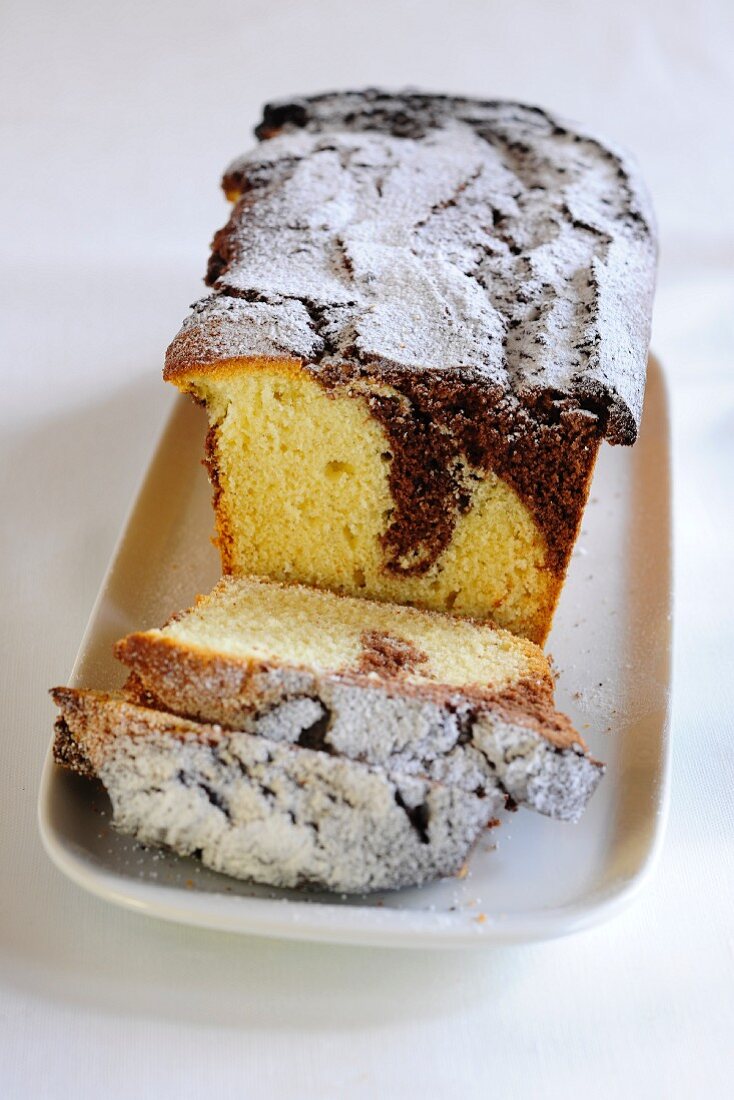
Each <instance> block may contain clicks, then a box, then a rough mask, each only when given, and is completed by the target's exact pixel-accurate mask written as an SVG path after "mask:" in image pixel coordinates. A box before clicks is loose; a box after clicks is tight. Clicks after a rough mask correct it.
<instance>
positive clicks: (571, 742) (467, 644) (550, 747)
mask: <svg viewBox="0 0 734 1100" xmlns="http://www.w3.org/2000/svg"><path fill="white" fill-rule="evenodd" d="M116 654H117V656H118V657H119V659H120V660H121V661H123V662H124V663H125V664H127V665H128V666H129V667H130V668H131V669H132V670H133V673H134V676H133V679H132V681H131V682H130V683H129V684H128V692H129V694H130V696H131V697H132V698H136V699H137V700H139V701H141V702H143V703H146V704H149V705H152V706H160V707H162V708H164V709H166V710H170V711H173V712H175V713H178V714H183V715H186V716H188V717H192V718H196V719H201V720H204V721H207V722H217V723H220V724H221V725H223V726H227V727H230V728H234V729H243V730H248V731H251V732H258V733H261V734H263V735H264V736H266V737H268V738H271V739H273V740H276V741H278V742H283V741H290V742H294V743H297V744H299V745H304V746H307V747H309V748H319V749H323V750H325V751H327V752H332V753H336V754H339V755H342V756H345V757H349V758H351V759H354V760H365V761H368V762H369V763H372V764H377V765H381V766H383V767H386V768H388V769H389V770H395V771H398V772H400V773H401V774H413V775H428V776H430V777H431V778H434V779H437V780H441V781H444V782H448V783H452V784H456V785H459V786H460V787H461V788H462V789H464V790H467V791H479V792H481V791H482V790H484V789H486V788H488V787H490V786H492V785H493V784H494V783H496V782H498V783H500V784H501V786H502V788H503V789H504V790H505V791H506V792H507V794H508V795H509V796H510V797H511V798H512V799H513V800H514V801H515V802H518V803H523V804H525V805H527V806H529V807H530V808H532V809H535V810H538V811H540V812H541V813H545V814H549V815H551V816H553V817H557V818H561V819H563V820H566V821H576V820H577V819H578V818H579V816H580V815H581V813H582V811H583V809H584V807H585V806H586V803H587V801H588V799H589V798H590V796H591V794H592V793H593V791H594V789H595V788H596V786H597V783H598V782H599V779H600V778H601V775H602V773H603V766H602V765H601V764H599V763H598V762H597V761H595V760H593V759H591V757H590V756H589V755H588V753H587V750H586V746H585V744H584V742H583V741H582V739H581V737H580V736H579V735H578V733H576V731H575V730H574V729H573V727H572V725H571V723H570V721H569V720H568V718H566V717H565V716H564V715H562V714H559V713H558V712H557V711H556V709H555V706H554V703H553V679H552V676H551V672H550V668H549V665H548V661H547V660H546V658H545V657H544V655H543V654H542V652H541V651H540V650H539V649H538V648H537V646H535V645H533V644H532V643H531V642H529V641H527V640H526V639H524V638H518V637H515V636H514V635H512V634H510V633H509V632H508V631H505V630H496V629H494V628H492V627H491V626H489V625H488V624H487V623H476V622H473V621H471V620H468V619H461V618H456V617H453V616H449V615H441V614H438V613H436V612H428V611H421V610H418V609H416V608H410V607H401V606H398V605H389V604H383V603H379V602H376V601H372V600H364V599H354V598H351V597H346V596H338V595H335V594H334V593H331V592H326V591H320V590H317V589H313V588H306V587H304V586H302V585H282V584H277V583H275V582H267V581H261V580H258V579H255V578H246V577H224V578H223V579H222V580H221V581H220V583H219V584H218V585H217V586H216V588H215V589H214V590H213V591H212V592H211V594H210V595H209V596H207V597H202V598H200V599H199V601H198V603H197V605H196V606H195V607H194V608H192V609H191V610H190V611H188V612H185V613H182V614H180V615H177V616H176V617H175V618H174V619H173V620H172V621H171V622H170V623H169V624H168V625H167V626H165V627H163V629H161V630H148V631H145V632H143V633H136V634H131V635H129V636H128V637H127V638H124V639H123V640H122V641H121V642H119V643H118V645H117V647H116Z"/></svg>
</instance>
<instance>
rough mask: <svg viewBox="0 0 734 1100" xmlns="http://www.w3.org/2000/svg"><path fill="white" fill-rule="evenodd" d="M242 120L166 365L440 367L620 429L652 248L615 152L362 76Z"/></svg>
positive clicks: (171, 369) (641, 372)
mask: <svg viewBox="0 0 734 1100" xmlns="http://www.w3.org/2000/svg"><path fill="white" fill-rule="evenodd" d="M256 133H257V135H258V137H259V138H260V144H259V145H257V146H256V147H255V148H254V149H253V150H252V151H251V152H249V153H247V154H245V155H244V156H242V157H240V158H238V159H237V160H236V161H234V162H233V164H231V165H230V167H229V168H228V170H227V172H226V173H225V176H224V181H223V185H224V188H225V191H226V192H227V194H228V195H229V196H230V197H233V198H235V199H236V202H235V206H234V210H233V213H232V216H231V218H230V220H229V222H228V223H227V225H226V226H225V227H224V228H223V229H222V230H220V231H219V232H218V233H217V234H216V236H215V238H214V242H213V248H212V255H211V258H210V261H209V269H208V273H207V283H208V284H209V285H210V286H211V287H212V288H213V293H212V294H211V295H210V296H209V297H207V298H205V299H203V300H202V301H201V302H198V303H196V305H195V306H194V307H193V308H192V312H191V314H190V316H189V317H188V319H187V320H186V322H185V323H184V326H183V328H182V329H181V331H180V332H179V334H178V336H177V337H176V338H175V340H174V341H173V343H172V344H171V346H170V348H169V350H168V355H167V361H166V377H168V378H175V377H179V376H182V375H186V374H187V373H189V372H190V371H191V370H192V369H193V368H200V367H202V366H204V367H206V366H213V365H215V364H217V363H221V362H222V361H226V360H232V359H240V358H265V359H267V358H277V359H284V358H285V359H297V360H299V361H302V362H304V363H305V364H308V365H309V366H310V368H311V369H312V370H314V371H315V372H316V373H318V372H319V371H320V370H327V369H333V368H334V367H346V368H350V369H352V370H354V372H355V373H356V374H360V373H369V374H371V375H373V376H374V375H375V374H377V375H379V374H380V372H385V373H386V376H387V377H388V378H389V377H390V376H393V377H394V376H395V372H399V373H405V372H411V373H414V372H419V371H429V372H432V373H433V372H449V373H450V374H451V375H452V376H454V377H455V376H456V375H457V374H459V375H460V376H462V377H465V378H466V379H467V380H468V381H469V380H470V381H471V382H473V383H477V382H480V383H481V384H482V385H484V386H486V387H487V389H488V390H489V391H491V392H492V393H496V397H497V400H498V401H499V400H502V399H503V398H504V399H505V400H510V401H515V400H516V401H518V402H520V403H521V404H523V405H525V406H526V407H528V408H533V407H534V406H537V405H539V404H542V405H543V406H544V408H545V415H547V406H548V402H549V401H550V402H551V403H554V402H558V403H561V404H562V405H563V406H564V407H565V408H568V405H569V403H570V404H571V405H572V406H575V407H578V408H581V409H584V410H587V411H588V412H590V413H592V414H594V415H595V416H596V417H597V418H598V420H599V425H600V430H601V431H602V432H603V433H604V434H605V435H606V437H607V438H608V439H609V440H610V441H611V442H613V443H632V442H634V440H635V437H636V434H637V429H638V427H639V421H640V416H641V412H642V398H643V392H644V379H645V367H646V359H647V349H648V341H649V332H650V313H651V305H652V295H653V289H654V273H655V251H656V249H655V232H654V225H653V219H652V214H651V210H650V206H649V200H648V198H647V195H646V192H645V190H644V187H643V186H642V184H641V182H640V180H639V178H638V176H637V175H636V172H635V170H634V168H633V167H632V166H631V164H630V163H629V161H628V159H627V158H626V157H625V156H623V155H622V154H620V153H619V152H618V151H617V150H614V149H612V148H610V147H609V146H607V145H605V144H602V143H601V142H600V141H598V140H597V139H596V138H593V137H590V136H588V135H587V134H585V133H582V132H580V131H578V130H576V129H575V128H574V127H572V126H570V125H569V124H567V123H565V122H560V121H559V120H558V119H556V118H554V117H552V116H551V115H549V114H547V113H546V112H545V111H542V110H540V109H539V108H536V107H528V106H525V105H522V104H518V103H512V102H503V101H480V100H475V99H463V98H457V97H448V96H437V95H424V94H418V93H413V92H405V93H397V94H393V93H387V92H383V91H379V90H376V89H368V90H366V91H360V92H343V93H333V94H326V95H320V96H315V97H312V98H307V99H294V100H289V101H283V102H281V103H277V104H270V105H268V106H267V107H266V108H265V111H264V116H263V121H262V122H261V124H260V125H259V126H258V128H257V131H256Z"/></svg>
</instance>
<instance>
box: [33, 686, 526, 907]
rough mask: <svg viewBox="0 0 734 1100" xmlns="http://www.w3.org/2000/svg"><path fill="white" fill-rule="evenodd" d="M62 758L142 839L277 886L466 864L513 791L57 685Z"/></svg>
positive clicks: (420, 876) (390, 879) (412, 877)
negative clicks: (432, 776) (421, 774)
mask: <svg viewBox="0 0 734 1100" xmlns="http://www.w3.org/2000/svg"><path fill="white" fill-rule="evenodd" d="M52 694H53V698H54V701H55V702H56V704H57V706H58V707H59V708H60V710H61V717H60V719H59V720H58V722H57V727H56V729H57V732H56V742H55V755H56V759H57V761H58V762H59V763H61V764H63V765H65V766H67V767H72V768H73V769H74V770H76V771H77V772H79V773H80V774H82V775H85V776H87V777H89V776H97V777H98V778H99V779H100V780H101V781H102V783H103V784H104V786H105V788H106V789H107V792H108V794H109V796H110V800H111V802H112V807H113V813H114V824H115V826H116V827H117V828H118V829H119V830H120V831H121V832H123V833H128V834H130V835H131V836H134V837H136V838H137V839H138V840H139V841H141V842H142V843H143V844H149V845H157V846H161V847H165V848H170V849H171V850H172V851H174V852H176V853H177V854H179V855H182V856H198V857H199V858H200V859H201V861H202V863H203V864H205V866H207V867H210V868H211V869H212V870H214V871H221V872H224V873H225V874H228V875H233V876H235V877H236V878H242V879H250V880H252V881H255V882H261V883H266V884H268V885H271V886H281V887H292V886H301V885H311V886H319V887H323V888H325V889H329V890H336V891H343V892H348V893H353V892H360V893H361V892H363V891H370V890H387V889H392V888H395V887H400V886H413V885H420V884H422V883H424V882H428V881H430V880H431V879H435V878H437V877H440V876H444V875H452V874H456V873H457V872H458V871H459V870H460V868H461V867H462V866H463V864H464V862H465V861H466V859H467V857H468V855H469V853H470V851H471V848H472V846H473V845H474V843H475V842H476V840H477V838H478V837H479V836H480V834H481V833H482V832H483V830H485V829H486V827H487V825H489V824H491V823H493V820H494V817H495V814H496V812H497V810H498V809H499V808H500V807H501V805H502V804H503V801H504V797H503V796H502V794H501V793H500V792H499V790H497V789H491V790H489V791H488V792H487V794H486V795H485V796H484V797H480V796H479V795H476V794H472V793H470V792H468V791H463V790H461V789H459V788H457V787H447V786H442V785H440V784H437V783H431V782H429V781H427V780H425V779H420V778H417V777H414V776H400V775H397V774H395V773H391V772H388V771H385V770H384V769H382V768H375V767H371V766H370V765H368V764H360V763H357V762H355V761H351V760H344V759H339V758H336V757H334V756H329V755H327V754H326V753H323V752H317V751H314V750H311V749H304V748H297V747H294V746H292V745H288V744H283V743H278V742H275V741H271V740H268V739H267V738H266V737H257V736H253V735H252V734H248V733H242V732H236V731H225V730H223V729H222V728H221V727H219V726H211V725H203V724H199V723H196V722H192V721H189V720H187V719H185V718H179V717H176V716H174V715H171V714H166V713H164V712H162V711H159V710H150V709H147V708H144V707H139V706H136V705H134V704H132V703H130V702H128V701H126V700H124V699H121V698H119V697H115V696H112V695H104V694H100V693H97V692H91V691H75V690H73V689H71V688H56V689H55V690H54V691H53V692H52Z"/></svg>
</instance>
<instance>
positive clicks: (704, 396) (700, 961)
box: [0, 0, 734, 1100]
mask: <svg viewBox="0 0 734 1100" xmlns="http://www.w3.org/2000/svg"><path fill="white" fill-rule="evenodd" d="M733 12H734V5H732V3H731V0H721V2H715V0H712V2H710V3H707V2H705V0H697V2H696V3H695V4H694V3H687V2H683V0H671V2H669V3H667V4H664V3H662V2H660V3H655V2H653V0H616V2H615V3H614V4H607V5H604V6H603V7H602V5H600V4H592V3H581V2H578V3H573V2H562V0H557V2H555V3H545V2H543V0H537V2H525V3H523V2H521V0H514V2H506V0H500V2H496V3H489V2H487V3H482V2H480V0H476V2H472V0H451V3H445V2H444V3H437V2H435V0H422V2H420V0H416V2H399V0H365V2H364V3H362V4H350V3H349V2H347V0H321V2H306V0H303V2H301V3H298V2H277V0H271V2H270V3H263V2H255V0H248V2H243V0H238V2H235V0H219V2H218V3H216V4H214V3H194V2H191V0H178V2H158V3H156V2H150V0H149V2H145V0H139V2H133V0H118V2H117V3H115V4H111V3H110V4H105V3H104V2H100V0H95V2H92V0H90V2H87V3H83V2H81V0H69V2H66V3H63V4H61V3H54V2H52V0H47V2H46V3H42V2H39V0H5V3H4V4H3V5H2V9H1V11H0V19H1V20H2V26H1V27H0V39H1V42H2V44H1V45H0V50H2V56H1V57H0V91H1V93H2V94H1V95H0V119H1V122H0V125H1V127H2V132H1V144H0V148H1V149H2V162H3V167H2V171H0V218H2V223H3V225H2V230H1V235H0V242H1V243H0V247H1V248H2V252H3V263H2V271H1V272H0V277H1V278H2V280H3V287H2V294H1V296H0V308H1V309H2V313H3V322H2V329H1V330H0V331H1V332H2V337H1V339H2V345H1V347H2V402H1V403H0V415H1V416H2V420H3V431H2V441H3V448H4V455H3V461H2V465H0V478H1V479H2V484H3V508H2V527H1V537H2V550H1V556H0V567H1V569H2V578H3V581H4V585H3V603H2V618H1V619H0V623H1V630H0V635H1V638H2V666H1V674H2V679H3V696H2V698H3V715H4V726H5V728H4V732H3V764H2V769H1V770H0V785H1V794H0V820H1V823H2V824H1V828H0V1096H2V1097H8V1098H15V1097H34V1098H35V1097H54V1098H55V1097H69V1096H74V1097H79V1098H86V1097H95V1098H96V1097H105V1098H108V1097H113V1098H114V1097H133V1096H135V1097H140V1096H145V1097H148V1096H150V1097H156V1098H163V1097H176V1098H177V1100H184V1098H187V1097H202V1096H209V1095H211V1096H232V1095H237V1096H243V1097H244V1096H247V1097H253V1098H258V1100H260V1098H270V1097H273V1098H275V1097H277V1098H286V1100H290V1098H298V1100H311V1098H313V1100H327V1098H329V1097H339V1098H342V1097H349V1098H356V1100H361V1098H370V1100H372V1098H374V1097H380V1098H381V1100H385V1098H387V1100H392V1098H393V1097H395V1098H403V1097H405V1096H425V1097H430V1098H433V1097H439V1098H444V1097H451V1098H453V1097H461V1098H462V1100H465V1098H467V1097H480V1096H490V1095H491V1096H497V1097H500V1098H503V1097H526V1096H532V1097H541V1096H542V1097H543V1098H552V1097H557V1096H558V1097H561V1096H563V1097H566V1096H587V1095H593V1096H594V1097H596V1098H597V1100H602V1098H607V1097H608V1098H610V1100H612V1098H613V1100H617V1098H619V1097H637V1096H640V1097H646V1098H649V1097H656V1098H657V1097H665V1098H670V1097H699V1096H707V1097H724V1096H731V1095H733V1094H734V1084H732V1080H733V1079H734V1061H733V1059H732V1050H733V1049H734V1041H733V1038H732V1037H733V1033H734V1005H733V993H732V990H733V988H734V960H733V956H734V937H733V936H732V917H733V915H734V914H733V906H732V901H733V891H732V874H733V871H734V868H733V866H732V863H733V861H732V847H733V845H732V837H733V834H734V829H733V821H732V816H733V815H732V802H733V798H732V787H733V783H732V780H733V776H732V771H733V769H732V738H733V736H734V731H733V730H732V713H733V711H734V698H733V696H732V680H733V679H734V663H733V662H732V651H733V647H734V615H733V613H732V605H733V604H734V584H733V583H732V576H733V574H734V560H733V559H734V522H733V519H732V497H733V496H734V492H733V489H732V480H733V479H734V373H733V372H732V349H733V348H734V262H733V261H734V182H733V178H732V175H733V174H732V169H733V168H734V154H733V151H732V150H733V148H734V130H733V128H732V108H733V107H734V71H733V64H732V57H733V56H734V30H733V27H732V13H733ZM365 83H385V84H387V85H390V86H401V85H404V84H406V83H412V84H416V85H421V86H423V87H426V88H435V89H444V88H448V89H454V90H464V91H466V92H470V93H476V94H481V95H491V96H513V97H517V98H522V99H526V100H529V101H535V102H540V103H542V104H544V105H547V106H550V107H552V108H554V109H556V110H558V111H560V112H563V113H565V114H567V115H570V116H573V117H577V118H581V119H583V121H584V122H586V123H587V124H589V125H593V126H595V127H596V128H598V129H600V130H602V131H604V132H606V133H608V134H609V135H610V136H611V137H613V138H615V139H617V140H618V141H620V142H622V143H624V144H626V145H628V146H629V147H631V148H632V149H633V150H635V151H636V153H637V154H638V157H639V159H640V161H641V163H642V167H643V169H644V172H645V174H646V176H647V178H648V180H649V183H650V185H651V188H652V191H653V194H654V198H655V201H656V206H657V211H658V215H659V221H660V227H661V234H662V264H661V275H660V288H659V296H658V303H657V312H656V322H655V339H654V343H655V346H656V349H657V351H658V353H659V355H660V357H661V359H662V361H663V363H664V365H665V366H666V368H667V371H668V377H669V381H670V385H671V389H672V399H673V430H674V438H675V458H674V481H675V514H676V543H677V549H676V554H677V563H676V659H675V693H674V726H673V738H674V747H673V778H672V809H671V816H670V823H669V828H668V833H667V840H666V843H665V848H664V851H663V855H662V860H661V863H660V866H659V870H658V872H657V875H656V877H655V878H654V880H653V881H652V883H651V884H650V885H649V886H648V887H647V888H646V890H645V892H644V893H643V895H642V896H641V897H640V898H639V900H638V901H636V902H635V903H634V905H633V906H632V907H631V908H629V909H628V910H627V911H626V912H625V913H624V914H623V915H622V916H619V917H618V918H616V919H615V920H613V921H612V922H610V923H608V924H606V925H604V926H602V927H600V928H598V929H596V930H594V931H590V932H587V933H585V934H582V935H579V936H577V937H574V938H571V939H567V940H563V941H558V942H553V943H547V944H538V945H533V946H524V947H504V948H496V949H492V950H489V951H486V952H484V953H482V954H479V953H468V954H440V953H432V954H429V953H423V952H420V953H410V952H406V953H401V952H390V951H376V950H360V949H346V948H333V949H330V948H328V947H318V946H310V945H308V944H301V945H298V944H286V943H274V942H268V941H265V940H256V939H246V938H238V937H235V936H226V935H217V934H207V933H205V932H200V931H195V930H192V929H186V928H179V927H175V926H169V925H166V924H163V923H158V922H156V921H153V920H146V919H144V918H140V917H136V916H134V915H133V914H130V913H126V912H123V911H121V910H117V909H115V908H114V907H112V906H109V905H107V904H104V903H103V902H101V901H97V900H95V899H94V898H92V897H91V896H88V895H86V894H85V893H83V892H82V891H81V890H79V889H78V888H76V887H74V886H73V885H71V883H69V882H67V881H65V880H64V879H63V878H62V876H61V875H60V874H59V873H58V872H57V871H56V870H55V869H54V868H53V867H52V866H51V864H50V863H49V861H48V860H47V858H46V857H45V855H44V854H43V852H42V850H41V846H40V842H39V839H38V835H37V830H36V820H35V803H36V793H37V786H38V780H39V775H40V769H41V764H42V759H43V755H44V752H45V749H46V745H47V741H48V738H49V733H50V723H51V719H52V708H51V705H50V702H49V701H48V699H47V698H46V695H45V689H46V688H47V687H48V686H49V685H51V684H53V683H57V682H60V681H63V680H64V679H65V677H66V676H67V674H68V672H69V669H70V666H71V663H72V659H73V656H74V653H75V650H76V648H77V645H78V642H79V640H80V636H81V633H82V630H83V627H84V624H85V621H86V618H87V616H88V613H89V611H90V608H91V605H92V601H93V599H94V596H95V592H96V590H97V588H98V585H99V583H100V580H101V578H102V575H103V572H104V569H105V566H106V563H107V561H108V558H109V555H110V552H111V550H112V547H113V544H114V540H115V538H116V535H117V533H118V531H119V529H120V526H121V524H122V522H123V519H124V516H125V513H126V509H127V507H128V505H129V502H130V497H131V494H132V493H133V491H134V488H135V486H136V483H137V481H138V479H139V477H140V475H141V473H142V471H143V469H144V467H145V464H146V462H147V459H148V457H149V455H150V452H151V449H152V446H153V443H154V440H155V436H156V432H157V429H158V427H159V425H160V424H161V422H162V419H163V416H164V414H165V411H166V409H167V407H168V405H169V403H170V401H171V395H170V394H169V393H168V392H167V391H166V388H165V387H164V386H163V385H162V383H161V382H160V381H159V368H160V365H161V360H162V354H163V349H164V348H165V345H166V343H167V341H168V339H169V338H170V336H171V335H172V333H173V332H174V331H175V330H176V328H177V326H178V323H179V321H180V319H181V317H182V315H183V313H184V310H185V307H186V306H187V304H188V303H189V302H190V301H192V300H194V298H195V297H197V296H198V295H199V294H200V289H201V287H200V282H199V279H200V275H201V272H202V269H203V265H204V261H205V255H206V248H207V244H208V241H209V238H210V236H211V233H212V230H213V229H214V228H215V227H216V226H217V225H218V224H221V222H222V221H223V219H224V217H225V204H224V200H223V199H222V197H221V196H220V195H219V193H218V191H217V187H216V183H217V177H218V173H219V172H220V170H221V169H222V168H223V166H224V165H225V163H226V162H227V161H228V159H229V158H230V157H232V156H233V155H234V154H236V153H238V152H239V151H241V150H242V149H243V148H245V147H246V146H247V145H248V144H249V140H250V138H249V131H250V127H251V125H252V124H253V123H254V122H255V120H256V116H257V113H258V108H259V104H260V102H261V101H262V100H264V99H265V98H269V97H273V96H277V95H280V94H288V93H290V92H292V91H307V90H316V89H321V88H324V87H332V86H339V85H350V84H351V85H362V84H365Z"/></svg>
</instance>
